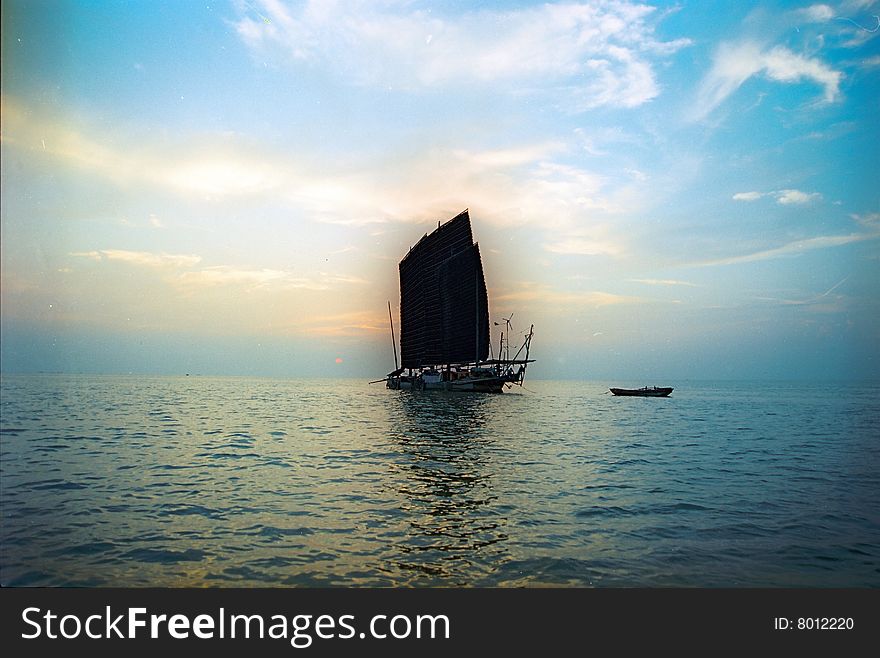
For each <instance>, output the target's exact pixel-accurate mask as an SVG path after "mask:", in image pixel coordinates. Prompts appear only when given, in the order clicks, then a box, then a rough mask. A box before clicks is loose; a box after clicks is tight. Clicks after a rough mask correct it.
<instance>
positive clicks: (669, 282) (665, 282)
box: [630, 279, 699, 288]
mask: <svg viewBox="0 0 880 658" xmlns="http://www.w3.org/2000/svg"><path fill="white" fill-rule="evenodd" d="M630 281H633V282H635V283H644V284H647V285H649V286H690V287H694V288H697V287H699V286H698V285H697V284H696V283H690V282H688V281H677V280H675V279H630Z"/></svg>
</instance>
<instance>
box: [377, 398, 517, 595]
mask: <svg viewBox="0 0 880 658" xmlns="http://www.w3.org/2000/svg"><path fill="white" fill-rule="evenodd" d="M395 399H396V403H397V404H399V409H398V410H397V411H398V414H397V415H398V416H399V423H397V424H396V426H397V427H399V432H398V433H397V434H396V436H395V437H393V438H394V442H395V443H396V444H397V445H398V446H399V448H400V450H401V457H402V458H401V459H399V460H397V461H396V463H395V464H394V468H395V469H396V470H397V471H398V472H397V473H396V476H397V477H395V478H394V481H396V482H397V483H398V492H397V493H398V494H399V499H400V500H401V501H402V502H401V506H402V509H401V511H402V512H403V513H404V514H405V517H406V519H407V522H408V528H409V532H408V535H407V536H404V537H403V538H401V541H400V544H399V546H398V549H399V552H398V554H397V555H395V556H394V558H393V560H392V561H393V565H392V568H394V569H396V570H410V571H413V572H415V573H416V574H418V575H417V578H416V582H415V583H414V584H418V583H419V582H422V583H424V584H431V583H434V582H435V581H440V582H442V583H443V584H444V585H448V586H455V585H472V584H474V573H475V572H487V571H489V570H491V569H492V567H493V565H495V566H497V565H498V564H499V562H500V561H503V559H504V556H505V554H506V551H505V549H504V546H503V544H504V542H505V541H506V540H507V539H508V533H507V531H506V528H507V526H508V519H507V517H506V514H505V513H504V512H503V511H502V510H501V509H499V506H498V505H497V504H496V501H497V496H496V494H495V493H494V488H493V481H494V480H495V478H496V477H498V476H497V474H496V473H495V472H494V470H493V463H492V451H493V449H494V446H495V439H494V438H493V437H492V436H491V433H490V425H491V419H492V418H493V415H494V414H495V413H497V412H498V411H499V406H498V402H496V400H497V398H495V397H494V396H485V395H481V394H479V393H442V392H431V393H410V392H401V393H400V394H399V395H397V396H395Z"/></svg>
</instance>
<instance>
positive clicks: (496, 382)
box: [385, 377, 512, 393]
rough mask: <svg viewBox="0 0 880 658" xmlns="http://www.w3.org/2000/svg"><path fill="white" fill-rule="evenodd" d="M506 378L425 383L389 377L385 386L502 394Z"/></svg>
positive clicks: (412, 378)
mask: <svg viewBox="0 0 880 658" xmlns="http://www.w3.org/2000/svg"><path fill="white" fill-rule="evenodd" d="M509 383H512V381H511V380H510V379H509V378H507V377H480V378H474V379H470V378H463V379H459V380H456V381H440V382H425V381H423V380H421V379H419V378H418V377H389V378H388V380H387V381H386V383H385V386H386V387H387V388H390V389H394V390H401V391H453V392H466V393H467V392H471V393H503V392H504V385H505V384H509Z"/></svg>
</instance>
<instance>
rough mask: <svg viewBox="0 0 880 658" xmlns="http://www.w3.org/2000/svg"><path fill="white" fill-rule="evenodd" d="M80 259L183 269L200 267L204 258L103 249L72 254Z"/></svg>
mask: <svg viewBox="0 0 880 658" xmlns="http://www.w3.org/2000/svg"><path fill="white" fill-rule="evenodd" d="M70 255H71V256H75V257H78V258H88V259H91V260H95V261H102V260H111V261H120V262H123V263H128V264H130V265H138V266H144V267H156V268H170V269H181V268H187V267H194V266H195V265H198V264H199V263H200V262H201V260H202V258H201V256H195V255H193V254H166V253H150V252H146V251H126V250H123V249H101V250H98V251H79V252H73V253H71V254H70Z"/></svg>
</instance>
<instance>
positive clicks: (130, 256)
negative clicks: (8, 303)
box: [68, 249, 369, 294]
mask: <svg viewBox="0 0 880 658" xmlns="http://www.w3.org/2000/svg"><path fill="white" fill-rule="evenodd" d="M70 256H72V257H74V258H86V259H89V260H92V261H96V262H108V261H115V262H119V263H124V264H126V265H131V266H134V267H144V268H150V269H158V270H162V271H163V274H164V279H165V280H166V281H167V282H168V283H170V284H171V285H173V286H175V287H176V288H178V289H179V290H181V291H184V292H186V293H188V294H191V293H193V292H195V291H197V290H200V289H208V288H237V289H243V290H251V291H254V290H275V291H283V290H314V291H327V290H332V289H336V288H339V287H340V286H360V285H365V284H367V283H369V282H368V281H367V280H366V279H364V278H362V277H357V276H350V275H346V274H339V273H334V272H319V273H318V274H316V275H315V276H313V277H303V276H298V275H297V274H295V273H294V272H292V271H289V270H279V269H271V268H259V269H257V268H253V269H248V268H240V267H230V266H227V265H215V266H209V267H197V266H198V265H199V264H200V263H201V262H202V257H201V256H196V255H192V254H167V253H151V252H145V251H125V250H122V249H101V250H94V251H81V252H73V253H71V254H70ZM68 271H71V270H68Z"/></svg>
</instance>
